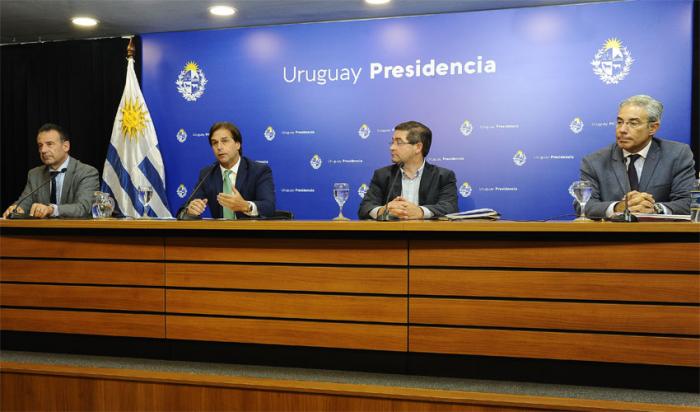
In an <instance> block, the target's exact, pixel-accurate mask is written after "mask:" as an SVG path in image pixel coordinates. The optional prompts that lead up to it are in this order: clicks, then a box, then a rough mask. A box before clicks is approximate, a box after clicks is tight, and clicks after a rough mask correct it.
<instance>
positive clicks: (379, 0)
mask: <svg viewBox="0 0 700 412" xmlns="http://www.w3.org/2000/svg"><path fill="white" fill-rule="evenodd" d="M390 1H391V0H365V3H367V4H372V5H377V4H387V3H388V2H390Z"/></svg>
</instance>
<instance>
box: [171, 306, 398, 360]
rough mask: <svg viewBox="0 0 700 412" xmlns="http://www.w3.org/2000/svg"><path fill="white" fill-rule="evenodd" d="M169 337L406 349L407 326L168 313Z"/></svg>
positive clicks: (393, 349)
mask: <svg viewBox="0 0 700 412" xmlns="http://www.w3.org/2000/svg"><path fill="white" fill-rule="evenodd" d="M166 323H167V327H166V330H167V337H168V338H169V339H191V340H204V341H216V342H239V343H257V344H272V345H295V346H314V347H326V348H345V349H370V350H387V351H406V331H407V329H406V326H394V325H372V324H361V323H335V322H309V321H292V320H263V319H234V318H208V317H201V316H177V315H171V316H168V317H167V319H166Z"/></svg>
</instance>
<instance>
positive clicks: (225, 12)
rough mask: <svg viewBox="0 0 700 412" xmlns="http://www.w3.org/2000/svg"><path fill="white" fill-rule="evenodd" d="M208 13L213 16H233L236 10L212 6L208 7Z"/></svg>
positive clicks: (228, 7)
mask: <svg viewBox="0 0 700 412" xmlns="http://www.w3.org/2000/svg"><path fill="white" fill-rule="evenodd" d="M209 13H211V14H213V15H215V16H233V15H234V14H236V9H234V8H233V7H230V6H213V7H209Z"/></svg>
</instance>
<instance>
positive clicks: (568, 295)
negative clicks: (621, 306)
mask: <svg viewBox="0 0 700 412" xmlns="http://www.w3.org/2000/svg"><path fill="white" fill-rule="evenodd" d="M410 290H411V294H412V295H438V296H483V297H513V298H535V299H582V300H613V301H633V302H676V303H700V276H699V275H680V274H668V273H662V274H646V273H600V272H597V273H596V272H541V271H529V270H528V271H520V270H519V271H508V270H470V269H425V268H411V276H410Z"/></svg>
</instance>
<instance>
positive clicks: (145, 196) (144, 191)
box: [139, 184, 153, 219]
mask: <svg viewBox="0 0 700 412" xmlns="http://www.w3.org/2000/svg"><path fill="white" fill-rule="evenodd" d="M151 198H153V188H152V187H151V185H148V184H142V185H140V186H139V201H140V202H141V204H142V205H143V216H141V217H142V218H143V219H147V218H148V211H149V210H150V209H151V208H150V207H149V206H148V205H149V204H150V203H151Z"/></svg>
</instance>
